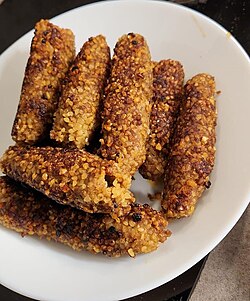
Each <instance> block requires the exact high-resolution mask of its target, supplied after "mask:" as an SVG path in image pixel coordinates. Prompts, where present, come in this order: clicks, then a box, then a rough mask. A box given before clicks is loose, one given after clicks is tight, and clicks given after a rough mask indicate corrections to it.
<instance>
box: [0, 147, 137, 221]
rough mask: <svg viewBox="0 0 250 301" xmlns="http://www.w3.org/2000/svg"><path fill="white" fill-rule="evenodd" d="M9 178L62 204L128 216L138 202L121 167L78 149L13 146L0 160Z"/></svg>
mask: <svg viewBox="0 0 250 301" xmlns="http://www.w3.org/2000/svg"><path fill="white" fill-rule="evenodd" d="M0 168H1V169H2V171H3V173H4V174H6V175H8V176H9V177H11V178H13V179H15V180H17V181H20V182H23V183H25V184H27V185H29V186H31V187H32V188H35V189H36V190H39V191H41V192H43V193H44V194H45V195H47V196H48V197H50V198H52V199H54V200H56V201H57V202H59V203H61V204H66V205H71V206H73V207H77V208H79V209H82V210H84V211H86V212H91V213H92V212H103V213H114V214H117V215H120V214H124V212H127V211H128V210H129V209H130V206H129V205H130V204H131V203H132V202H134V197H133V195H132V193H131V192H130V191H129V190H127V187H128V186H129V184H130V182H129V183H126V182H125V181H126V179H123V175H122V174H121V173H120V172H119V170H118V168H117V164H116V163H115V162H113V161H110V162H109V161H107V160H103V159H101V158H99V157H98V156H96V155H92V154H89V153H87V152H86V151H84V150H78V149H62V148H52V147H22V146H11V147H9V149H8V150H7V151H6V152H5V154H4V155H3V157H2V159H1V161H0Z"/></svg>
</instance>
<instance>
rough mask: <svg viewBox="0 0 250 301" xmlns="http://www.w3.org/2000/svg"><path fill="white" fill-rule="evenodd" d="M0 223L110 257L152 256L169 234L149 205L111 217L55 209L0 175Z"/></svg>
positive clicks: (52, 202) (162, 219)
mask: <svg viewBox="0 0 250 301" xmlns="http://www.w3.org/2000/svg"><path fill="white" fill-rule="evenodd" d="M0 224H1V225H3V226H5V227H7V228H9V229H12V230H15V231H17V232H19V233H20V234H21V235H22V236H25V235H37V236H38V237H40V238H46V239H47V240H54V241H56V242H60V243H63V244H65V245H67V246H69V247H71V248H73V249H74V250H77V251H81V250H87V251H89V252H91V253H94V254H97V253H102V254H105V255H107V256H112V257H119V256H121V255H129V256H131V257H134V256H135V255H136V254H139V253H148V252H152V251H154V250H156V249H157V248H158V246H159V244H160V243H162V242H164V241H165V240H166V239H167V237H169V236H170V231H169V230H167V229H166V226H167V222H166V220H165V219H164V217H163V216H162V214H161V213H159V212H157V211H155V210H153V209H152V208H150V207H149V206H148V205H144V206H142V205H137V204H134V205H132V207H131V210H130V212H129V213H128V214H126V215H125V216H122V217H120V218H119V219H113V218H112V217H110V216H109V215H108V214H101V213H99V214H98V213H96V214H89V213H86V212H83V211H81V210H78V209H75V208H72V207H70V206H62V205H59V204H57V203H56V202H54V201H52V200H50V199H48V198H47V197H46V196H44V195H43V194H41V193H39V192H37V191H35V190H32V189H31V188H28V187H24V186H22V185H21V184H19V183H17V182H15V181H14V180H12V179H10V178H8V177H0Z"/></svg>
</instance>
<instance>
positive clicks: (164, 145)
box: [140, 60, 184, 181]
mask: <svg viewBox="0 0 250 301" xmlns="http://www.w3.org/2000/svg"><path fill="white" fill-rule="evenodd" d="M183 81H184V70H183V67H182V65H181V63H180V62H178V61H174V60H162V61H160V62H159V63H156V64H155V67H154V69H153V99H152V100H153V105H152V111H151V115H150V134H149V138H148V141H147V154H146V160H145V162H144V164H143V165H142V166H141V167H140V173H141V175H142V176H143V177H144V178H146V179H149V180H152V181H157V180H160V179H161V178H162V177H163V175H164V170H165V166H166V162H167V158H166V154H167V150H168V146H169V139H170V137H171V135H172V133H173V129H174V125H175V121H176V117H177V113H178V110H179V104H180V101H181V99H182V97H183Z"/></svg>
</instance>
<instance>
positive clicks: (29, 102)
mask: <svg viewBox="0 0 250 301" xmlns="http://www.w3.org/2000/svg"><path fill="white" fill-rule="evenodd" d="M74 43H75V42H74V35H73V33H72V32H71V30H69V29H62V28H60V27H58V26H55V25H53V24H51V23H49V22H48V21H47V20H41V21H39V22H38V23H37V24H36V26H35V35H34V37H33V40H32V44H31V49H30V57H29V60H28V63H27V66H26V69H25V76H24V81H23V86H22V92H21V97H20V102H19V106H18V110H17V114H16V117H15V121H14V124H13V128H12V138H13V139H14V140H15V141H16V142H17V143H21V144H26V143H27V144H35V143H37V142H39V141H41V140H42V139H43V138H44V137H46V136H47V135H48V133H49V130H50V127H51V125H52V121H53V114H54V112H55V110H56V108H57V103H58V96H59V90H60V85H61V80H62V79H63V78H64V76H65V73H66V71H67V70H68V67H69V65H70V63H71V62H72V60H73V59H74V55H75V46H74Z"/></svg>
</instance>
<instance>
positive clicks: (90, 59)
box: [50, 35, 110, 149]
mask: <svg viewBox="0 0 250 301" xmlns="http://www.w3.org/2000/svg"><path fill="white" fill-rule="evenodd" d="M109 64H110V51H109V47H108V45H107V42H106V39H105V38H104V37H103V36H102V35H98V36H96V37H93V38H90V39H89V40H88V41H87V42H86V43H84V45H83V47H82V49H81V51H80V52H79V54H78V55H77V57H76V59H75V61H74V62H73V64H72V66H71V68H70V70H69V72H68V74H67V76H66V79H65V83H64V86H63V91H62V95H61V97H60V100H59V105H58V109H57V111H56V113H55V118H54V124H53V129H52V131H51V132H50V137H51V139H54V140H56V141H57V142H59V143H61V144H62V145H64V146H65V145H67V146H73V147H77V148H80V149H81V148H83V147H84V146H85V145H88V144H89V140H91V138H92V136H93V134H94V132H95V130H96V129H97V127H98V126H99V124H100V109H101V98H102V93H103V89H104V86H105V84H106V82H107V77H108V71H109Z"/></svg>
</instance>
